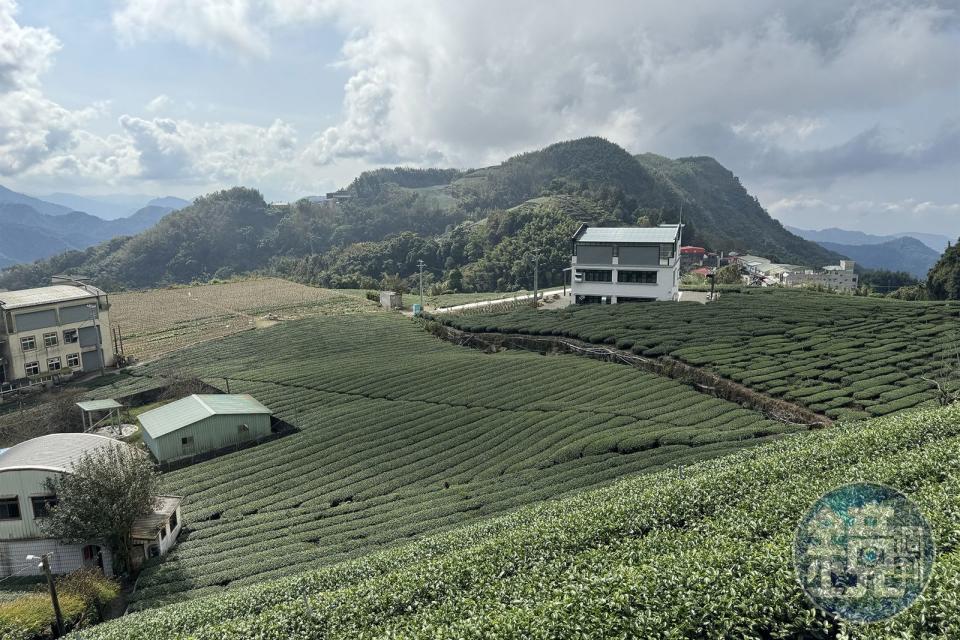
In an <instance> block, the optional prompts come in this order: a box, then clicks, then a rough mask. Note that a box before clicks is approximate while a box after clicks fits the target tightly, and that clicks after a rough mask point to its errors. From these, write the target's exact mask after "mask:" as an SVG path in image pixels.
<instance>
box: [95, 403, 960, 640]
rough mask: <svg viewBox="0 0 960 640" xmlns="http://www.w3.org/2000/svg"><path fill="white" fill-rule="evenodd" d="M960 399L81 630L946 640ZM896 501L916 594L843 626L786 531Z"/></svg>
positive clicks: (202, 635)
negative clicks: (874, 493) (919, 579)
mask: <svg viewBox="0 0 960 640" xmlns="http://www.w3.org/2000/svg"><path fill="white" fill-rule="evenodd" d="M957 460H960V407H956V406H954V407H950V408H947V409H935V410H925V411H918V412H908V413H904V414H900V415H897V416H890V417H885V418H878V419H874V420H872V421H869V422H860V423H854V424H850V425H840V426H836V427H833V428H831V429H827V430H822V431H818V432H815V433H811V434H809V435H807V436H805V437H802V438H789V439H783V440H781V441H779V442H776V443H770V444H767V445H764V446H762V447H758V448H753V449H749V450H745V451H742V452H739V453H736V454H733V455H731V456H728V457H725V458H723V459H719V460H712V461H706V462H702V463H700V464H697V465H694V466H693V467H690V468H688V469H687V473H686V474H685V476H684V477H679V476H678V474H677V473H675V472H672V471H662V472H659V473H655V474H646V475H639V476H635V477H632V478H629V479H626V480H622V481H619V482H615V483H613V484H611V485H609V486H606V487H604V488H601V489H595V490H590V491H584V492H580V493H577V494H573V495H571V496H568V497H565V498H563V499H561V500H555V501H545V502H541V503H537V504H535V505H530V506H526V507H523V508H521V509H518V510H516V511H514V512H513V513H511V514H509V515H505V516H500V517H493V518H489V519H486V520H484V521H481V522H478V523H476V524H471V525H467V526H463V527H460V528H458V529H456V530H454V531H451V532H447V533H443V534H440V535H435V536H431V537H428V538H425V539H423V540H421V541H417V542H414V543H411V544H407V545H403V546H400V547H395V548H392V549H389V550H386V551H380V552H376V553H371V554H368V555H366V556H364V557H362V558H358V559H355V560H350V561H346V562H343V563H340V564H337V565H334V566H330V567H325V568H322V569H320V570H318V571H314V572H310V573H306V574H302V575H299V576H296V577H292V578H287V579H283V580H279V581H275V582H271V583H266V584H263V585H256V586H251V587H245V588H241V589H237V590H233V591H230V592H225V593H223V594H219V595H214V596H212V597H205V598H200V599H197V600H195V601H192V602H190V603H183V604H177V605H172V606H169V607H165V608H160V609H156V610H151V611H147V612H144V613H139V614H134V615H132V616H128V617H125V618H123V619H121V620H118V621H115V622H112V623H108V624H106V625H103V626H100V627H97V628H95V629H93V630H90V631H85V632H84V635H83V637H84V638H85V639H86V640H121V639H129V640H134V639H136V640H153V639H157V640H161V639H162V640H170V639H172V638H188V637H189V638H194V639H196V640H232V639H240V638H252V637H256V638H261V639H264V640H266V639H276V640H281V639H286V638H302V639H306V638H320V637H323V638H350V639H354V638H383V637H390V638H427V637H429V638H454V637H456V638H491V637H498V638H499V637H503V638H560V637H563V638H586V637H611V638H612V637H618V638H623V637H635V638H661V637H662V638H680V637H697V638H872V639H881V638H932V637H943V638H956V637H960V553H958V544H960V470H958V466H957ZM851 481H873V482H880V483H883V484H887V485H890V486H893V487H896V488H898V489H900V490H901V491H903V492H905V493H906V494H908V495H909V496H910V497H911V498H912V499H913V500H914V501H915V502H916V503H917V505H918V506H919V508H920V509H921V511H922V512H923V513H924V515H925V516H926V518H927V519H928V521H929V522H930V524H931V525H932V527H933V530H934V539H935V541H936V546H937V559H936V562H935V565H934V570H933V574H932V578H931V580H930V583H929V585H928V586H927V590H926V592H925V593H924V594H923V595H922V596H921V597H920V598H919V599H918V600H917V601H916V602H915V603H914V605H913V606H912V607H911V608H910V609H908V610H907V611H906V612H904V613H902V614H901V615H899V616H897V617H895V618H893V619H891V620H889V621H887V622H882V623H873V624H865V625H853V626H846V625H842V624H840V623H837V622H834V621H833V620H832V619H827V618H825V617H824V616H823V614H821V613H819V612H818V611H817V610H816V609H815V608H814V607H813V605H812V604H811V602H810V601H809V600H807V598H806V597H805V595H804V593H803V592H802V591H801V589H800V587H799V583H798V581H797V579H796V577H795V575H794V570H793V566H792V552H791V544H792V539H793V535H794V528H795V527H796V524H797V522H798V521H799V519H800V517H801V516H802V514H803V513H804V511H806V509H807V508H808V507H809V506H810V505H811V504H812V503H813V502H814V500H816V498H817V497H818V496H819V495H821V494H822V493H824V492H825V491H827V490H829V489H830V488H832V487H835V486H836V485H838V484H841V483H844V482H851Z"/></svg>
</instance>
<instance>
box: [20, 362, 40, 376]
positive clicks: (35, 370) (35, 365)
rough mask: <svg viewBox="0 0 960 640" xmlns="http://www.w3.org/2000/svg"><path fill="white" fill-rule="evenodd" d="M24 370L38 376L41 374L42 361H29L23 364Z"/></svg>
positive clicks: (29, 374) (28, 373) (30, 374)
mask: <svg viewBox="0 0 960 640" xmlns="http://www.w3.org/2000/svg"><path fill="white" fill-rule="evenodd" d="M23 371H24V373H26V374H27V375H28V376H38V375H40V363H39V362H28V363H26V364H25V365H23Z"/></svg>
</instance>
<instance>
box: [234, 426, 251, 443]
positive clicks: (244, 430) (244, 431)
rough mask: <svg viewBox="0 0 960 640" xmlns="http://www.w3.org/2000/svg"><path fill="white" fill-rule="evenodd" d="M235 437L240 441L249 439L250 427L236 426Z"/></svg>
mask: <svg viewBox="0 0 960 640" xmlns="http://www.w3.org/2000/svg"><path fill="white" fill-rule="evenodd" d="M237 436H239V437H240V439H241V440H246V439H247V438H249V437H250V427H248V426H247V425H245V424H240V425H237Z"/></svg>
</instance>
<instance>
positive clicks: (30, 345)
mask: <svg viewBox="0 0 960 640" xmlns="http://www.w3.org/2000/svg"><path fill="white" fill-rule="evenodd" d="M20 348H21V349H23V350H24V351H33V350H34V349H36V348H37V336H24V337H22V338H20Z"/></svg>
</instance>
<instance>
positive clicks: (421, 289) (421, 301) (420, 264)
mask: <svg viewBox="0 0 960 640" xmlns="http://www.w3.org/2000/svg"><path fill="white" fill-rule="evenodd" d="M426 264H427V263H426V262H424V261H423V260H417V266H418V267H420V311H421V312H422V311H423V268H424V267H425V266H426Z"/></svg>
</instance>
